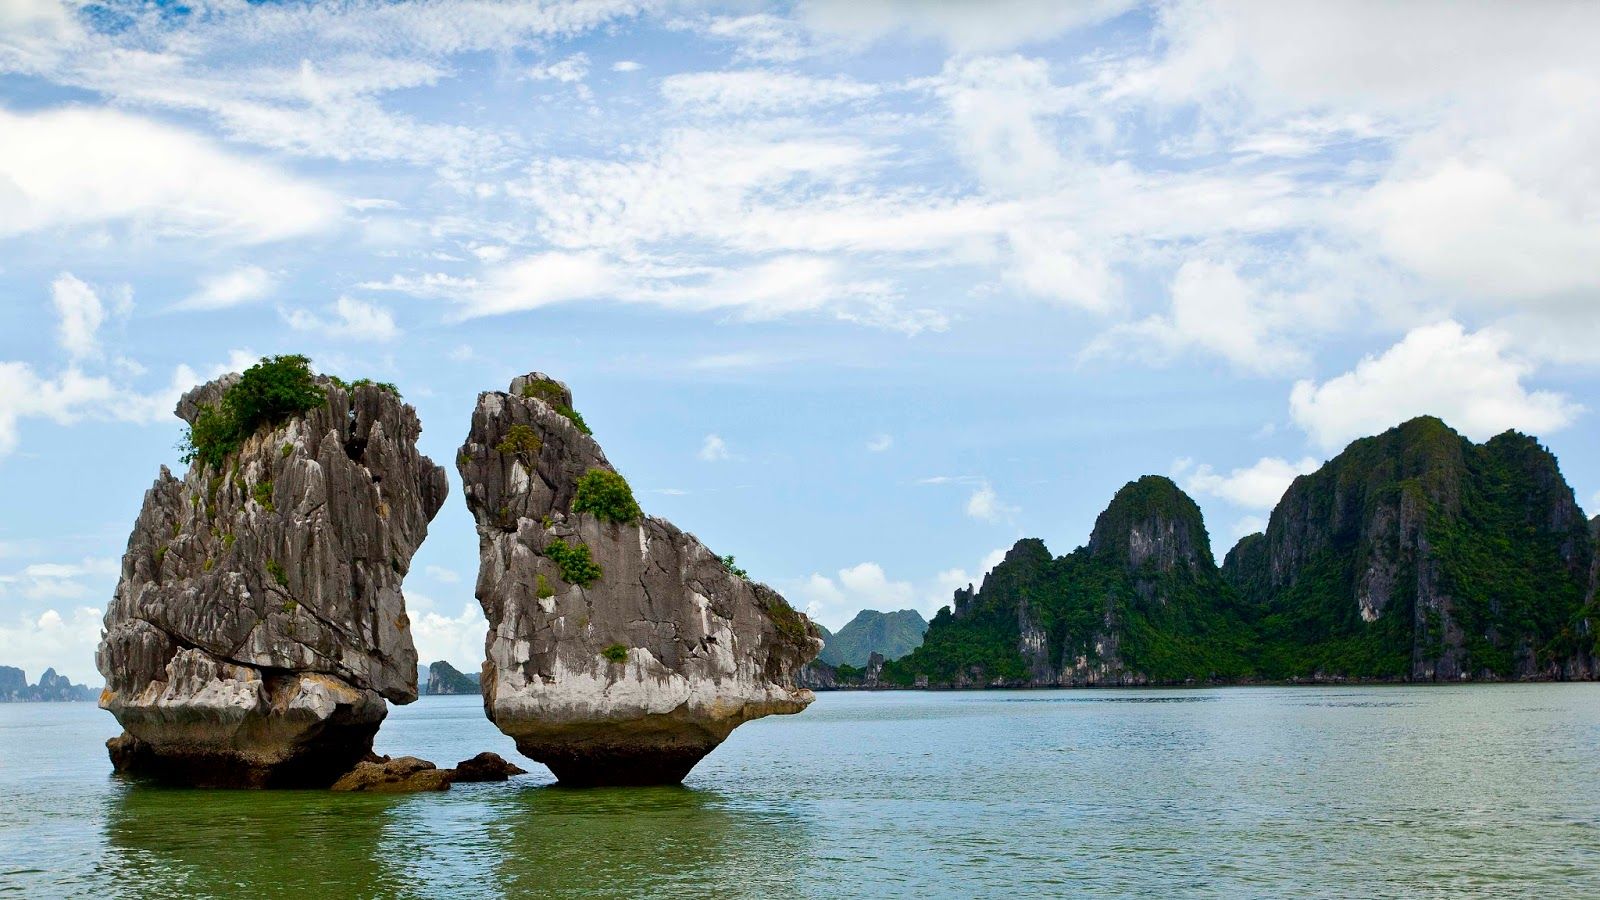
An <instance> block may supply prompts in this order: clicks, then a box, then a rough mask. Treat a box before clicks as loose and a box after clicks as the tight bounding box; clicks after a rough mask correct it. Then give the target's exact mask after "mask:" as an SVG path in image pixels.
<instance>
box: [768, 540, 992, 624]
mask: <svg viewBox="0 0 1600 900" xmlns="http://www.w3.org/2000/svg"><path fill="white" fill-rule="evenodd" d="M1005 554H1006V551H1005V548H1001V549H998V550H995V551H993V552H991V553H989V554H988V555H987V556H985V557H984V558H983V560H982V562H980V563H979V565H978V574H976V575H973V574H970V573H968V572H967V571H966V570H965V569H961V568H952V569H946V570H944V571H942V572H939V573H937V574H935V575H933V576H931V577H928V578H924V579H920V580H918V581H916V582H911V581H899V580H895V579H892V578H889V577H888V575H887V574H886V573H885V572H884V570H883V567H882V566H880V565H879V564H877V563H875V562H863V563H859V564H857V565H854V566H849V567H847V568H843V569H840V570H839V571H838V572H837V573H836V574H835V575H834V576H833V577H829V576H827V575H822V574H819V573H815V572H813V573H812V574H811V575H810V576H808V577H806V578H804V579H801V580H800V581H797V582H793V583H788V584H785V585H783V588H784V593H786V594H788V595H789V596H791V597H793V598H795V599H796V600H798V601H799V603H798V605H800V606H802V607H804V609H805V612H806V615H808V616H810V617H811V618H812V619H814V620H816V621H817V622H820V623H821V624H822V625H823V626H824V627H826V628H828V629H829V630H830V631H837V630H838V629H840V628H842V627H844V625H845V624H846V623H847V622H849V621H850V620H851V619H853V618H855V615H856V613H858V612H860V611H861V610H863V609H876V610H879V611H881V612H892V611H895V610H900V609H915V610H917V611H918V612H920V613H922V615H923V616H924V617H925V618H931V617H932V616H933V614H934V613H935V612H937V611H938V610H939V607H941V606H946V605H948V604H949V603H950V597H951V594H953V593H954V592H955V590H956V589H957V588H963V587H966V586H967V585H968V584H971V583H974V582H978V581H982V580H983V573H985V572H988V571H989V570H990V569H992V568H994V567H995V566H996V565H998V564H999V562H1000V560H1002V559H1004V558H1005Z"/></svg>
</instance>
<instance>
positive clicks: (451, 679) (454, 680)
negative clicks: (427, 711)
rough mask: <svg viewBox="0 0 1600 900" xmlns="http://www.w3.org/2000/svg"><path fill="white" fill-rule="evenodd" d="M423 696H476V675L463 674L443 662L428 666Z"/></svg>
mask: <svg viewBox="0 0 1600 900" xmlns="http://www.w3.org/2000/svg"><path fill="white" fill-rule="evenodd" d="M423 693H425V694H446V695H449V694H477V693H478V675H477V673H473V674H471V675H467V674H464V673H463V672H461V671H460V670H459V669H457V668H456V667H455V666H452V665H450V664H449V663H447V662H445V661H444V660H442V659H441V660H439V661H438V662H435V663H432V664H430V665H429V666H428V684H427V688H426V690H424V691H423Z"/></svg>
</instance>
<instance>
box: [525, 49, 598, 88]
mask: <svg viewBox="0 0 1600 900" xmlns="http://www.w3.org/2000/svg"><path fill="white" fill-rule="evenodd" d="M528 77H529V78H532V79H534V80H535V81H559V82H562V83H563V84H575V83H577V82H581V81H583V80H584V79H585V78H588V77H589V55H588V54H587V53H574V54H572V55H571V56H567V57H564V58H562V59H559V60H556V61H555V62H552V63H546V64H544V65H541V66H533V67H532V68H530V69H529V70H528Z"/></svg>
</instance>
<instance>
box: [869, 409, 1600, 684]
mask: <svg viewBox="0 0 1600 900" xmlns="http://www.w3.org/2000/svg"><path fill="white" fill-rule="evenodd" d="M1597 535H1600V518H1597V519H1596V520H1594V521H1592V522H1591V521H1586V520H1585V519H1584V517H1583V514H1582V512H1581V510H1579V508H1578V505H1577V502H1576V501H1575V499H1574V496H1573V492H1572V489H1571V487H1570V486H1569V485H1568V484H1567V483H1566V481H1565V480H1564V479H1563V478H1562V475H1561V471H1560V468H1559V466H1558V465H1557V462H1556V459H1555V457H1554V456H1553V455H1551V454H1550V452H1549V451H1548V450H1546V449H1545V448H1544V447H1543V446H1541V445H1540V443H1539V442H1538V441H1537V440H1536V439H1534V438H1532V437H1530V436H1528V435H1524V434H1520V433H1517V432H1506V433H1504V434H1501V435H1499V436H1497V437H1495V438H1493V439H1491V440H1489V441H1487V442H1485V443H1482V444H1477V443H1473V442H1472V441H1470V440H1468V439H1467V438H1465V437H1463V436H1461V435H1460V434H1458V433H1456V432H1455V431H1454V430H1452V429H1451V428H1450V427H1449V426H1448V425H1446V424H1445V423H1444V422H1442V421H1440V420H1438V419H1436V418H1431V417H1422V418H1417V419H1413V420H1411V421H1409V422H1406V423H1404V424H1402V425H1400V426H1398V427H1396V428H1393V429H1390V430H1389V431H1386V432H1384V433H1383V434H1381V435H1377V436H1375V437H1370V438H1364V439H1361V440H1358V441H1356V442H1354V443H1352V444H1351V445H1350V446H1349V447H1348V448H1346V449H1345V450H1344V451H1343V452H1342V453H1340V454H1339V455H1338V456H1336V457H1335V458H1334V459H1332V460H1330V461H1329V462H1328V463H1327V464H1326V465H1324V466H1323V467H1322V468H1321V469H1319V470H1318V471H1316V472H1314V473H1312V474H1310V475H1304V476H1301V477H1299V478H1298V479H1296V480H1295V481H1294V483H1293V484H1292V485H1291V486H1290V488H1289V489H1288V491H1287V493H1286V494H1285V495H1284V496H1283V498H1282V500H1281V501H1280V502H1279V503H1278V505H1277V506H1276V508H1274V510H1273V512H1272V515H1271V517H1270V519H1269V522H1268V525H1267V529H1266V531H1265V532H1264V533H1260V534H1253V535H1250V536H1248V537H1245V538H1244V539H1243V540H1241V541H1240V542H1239V543H1238V545H1237V546H1235V547H1234V548H1233V549H1232V550H1230V551H1229V552H1228V554H1227V556H1226V558H1225V559H1224V562H1223V564H1222V565H1221V566H1218V565H1217V563H1216V561H1215V559H1214V558H1213V556H1212V553H1211V547H1210V540H1209V538H1208V536H1207V533H1206V528H1205V523H1204V522H1203V520H1202V517H1201V514H1200V509H1199V507H1198V506H1196V505H1195V503H1194V501H1193V500H1191V499H1190V498H1189V497H1188V496H1187V495H1186V494H1184V492H1183V491H1182V490H1181V489H1179V487H1178V486H1177V485H1176V484H1174V483H1173V482H1172V481H1171V480H1170V479H1167V478H1164V477H1160V476H1148V477H1145V478H1141V479H1139V480H1138V481H1135V482H1132V483H1130V484H1128V485H1127V486H1125V487H1124V488H1122V489H1121V490H1120V491H1118V492H1117V494H1116V496H1115V497H1114V498H1113V499H1112V501H1111V504H1110V505H1109V506H1108V507H1107V508H1106V510H1105V511H1104V512H1103V513H1101V515H1100V517H1099V519H1098V520H1097V521H1096V523H1095V527H1094V531H1093V533H1092V534H1091V536H1090V538H1089V542H1088V544H1087V545H1085V546H1083V547H1080V548H1079V549H1077V550H1075V551H1073V552H1072V553H1069V554H1067V555H1066V556H1061V557H1055V556H1052V555H1051V553H1050V552H1049V550H1048V549H1047V548H1046V547H1045V545H1044V543H1043V542H1042V541H1039V540H1036V539H1025V540H1021V541H1018V542H1017V544H1016V545H1015V546H1014V547H1012V548H1011V550H1010V552H1009V553H1007V555H1006V557H1005V559H1004V561H1002V562H1001V563H1000V564H999V565H997V566H996V567H995V568H994V569H993V571H991V572H990V573H989V574H988V576H987V577H986V578H985V579H984V581H983V584H982V587H981V588H979V589H976V590H974V589H972V588H971V587H969V588H967V589H964V590H960V591H957V592H956V595H955V598H954V603H953V604H952V605H951V606H949V607H946V608H944V609H942V610H941V611H940V612H939V614H938V615H937V616H935V617H934V619H933V621H932V622H931V623H930V625H929V628H928V632H927V635H926V638H925V640H924V642H923V644H922V646H921V647H919V648H917V650H916V651H914V652H913V653H911V654H910V655H908V656H906V657H905V658H903V659H900V660H894V661H889V662H887V663H886V664H885V665H884V668H883V672H882V675H881V684H883V685H884V686H889V685H897V686H904V687H910V686H929V687H941V686H942V687H984V686H1009V687H1022V686H1032V687H1044V686H1085V685H1142V684H1182V683H1227V682H1250V681H1342V680H1385V681H1461V680H1536V679H1593V678H1595V677H1596V676H1597V671H1600V667H1597V656H1600V652H1597V643H1596V641H1597V635H1596V632H1595V629H1594V625H1595V622H1596V621H1597V618H1600V616H1597V610H1596V601H1595V593H1596V581H1597V570H1600V552H1597V546H1596V543H1597Z"/></svg>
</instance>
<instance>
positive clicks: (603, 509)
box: [572, 469, 644, 523]
mask: <svg viewBox="0 0 1600 900" xmlns="http://www.w3.org/2000/svg"><path fill="white" fill-rule="evenodd" d="M572 511H573V512H575V513H582V512H589V513H594V515H595V517H596V518H598V519H602V520H604V521H607V522H621V523H628V522H635V521H638V519H639V517H640V516H641V515H643V514H644V512H643V510H641V509H639V503H638V501H637V500H634V499H633V489H632V488H630V487H629V486H628V480H627V479H626V478H623V477H622V476H621V475H618V474H617V473H616V472H613V471H611V470H610V469H590V470H589V471H587V472H585V473H583V477H582V478H580V479H578V492H577V494H576V495H575V496H574V497H573V499H572Z"/></svg>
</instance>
